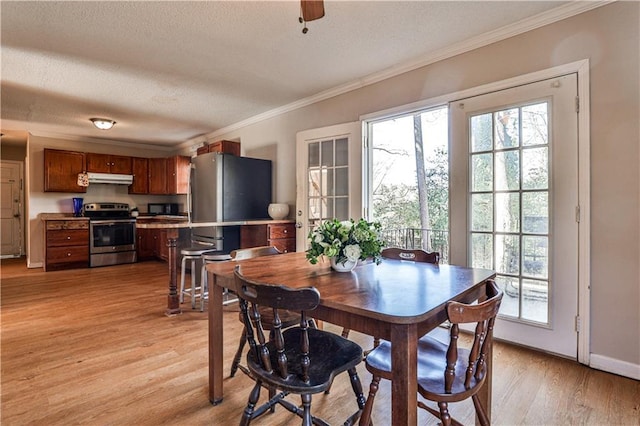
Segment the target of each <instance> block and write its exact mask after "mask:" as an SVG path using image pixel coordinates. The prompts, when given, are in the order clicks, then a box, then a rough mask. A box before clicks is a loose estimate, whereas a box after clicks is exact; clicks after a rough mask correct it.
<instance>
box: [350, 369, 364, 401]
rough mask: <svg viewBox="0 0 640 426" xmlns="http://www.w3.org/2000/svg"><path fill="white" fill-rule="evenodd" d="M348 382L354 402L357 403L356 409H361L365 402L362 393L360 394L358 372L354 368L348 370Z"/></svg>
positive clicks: (360, 384)
mask: <svg viewBox="0 0 640 426" xmlns="http://www.w3.org/2000/svg"><path fill="white" fill-rule="evenodd" d="M349 380H350V381H351V389H353V393H354V394H355V396H356V401H357V402H358V408H359V409H361V410H362V409H363V408H364V404H365V402H366V400H365V399H364V393H363V392H362V383H360V377H358V372H357V371H356V369H355V367H354V368H351V369H349Z"/></svg>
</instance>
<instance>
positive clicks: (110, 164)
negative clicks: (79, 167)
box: [87, 152, 131, 175]
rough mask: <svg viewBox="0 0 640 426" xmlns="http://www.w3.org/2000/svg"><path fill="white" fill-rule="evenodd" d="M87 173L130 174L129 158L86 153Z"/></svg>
mask: <svg viewBox="0 0 640 426" xmlns="http://www.w3.org/2000/svg"><path fill="white" fill-rule="evenodd" d="M87 171H88V172H95V173H116V174H123V175H130V174H131V157H127V156H124V155H110V154H96V153H93V152H89V153H87Z"/></svg>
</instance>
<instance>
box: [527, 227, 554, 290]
mask: <svg viewBox="0 0 640 426" xmlns="http://www.w3.org/2000/svg"><path fill="white" fill-rule="evenodd" d="M548 259H549V239H548V238H547V237H534V236H530V235H525V236H523V237H522V275H526V276H528V277H533V278H542V279H546V278H548V277H549V260H548Z"/></svg>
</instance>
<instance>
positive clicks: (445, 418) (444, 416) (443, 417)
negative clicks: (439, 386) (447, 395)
mask: <svg viewBox="0 0 640 426" xmlns="http://www.w3.org/2000/svg"><path fill="white" fill-rule="evenodd" d="M438 408H440V421H441V422H442V426H451V414H449V406H448V404H447V403H446V402H438Z"/></svg>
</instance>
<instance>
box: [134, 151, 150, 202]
mask: <svg viewBox="0 0 640 426" xmlns="http://www.w3.org/2000/svg"><path fill="white" fill-rule="evenodd" d="M131 171H132V175H133V183H132V184H131V185H129V194H148V193H149V159H148V158H140V157H132V158H131Z"/></svg>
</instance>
